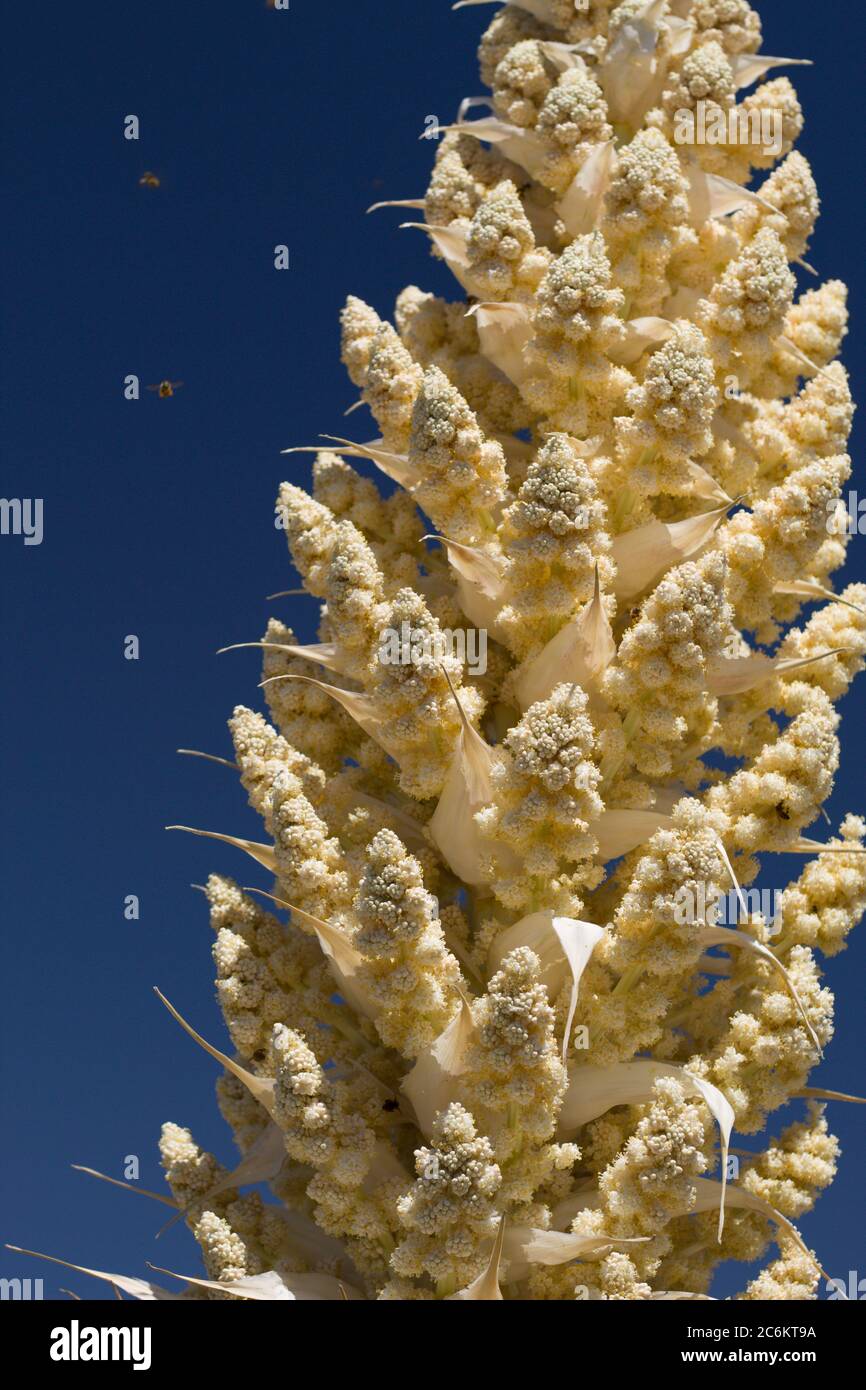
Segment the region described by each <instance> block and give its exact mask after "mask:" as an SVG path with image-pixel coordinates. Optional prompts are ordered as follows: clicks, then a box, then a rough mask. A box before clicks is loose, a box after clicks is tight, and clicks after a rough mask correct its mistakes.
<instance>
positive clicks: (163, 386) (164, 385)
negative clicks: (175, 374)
mask: <svg viewBox="0 0 866 1390" xmlns="http://www.w3.org/2000/svg"><path fill="white" fill-rule="evenodd" d="M181 386H183V382H182V381H158V382H156V383H155V384H154V385H153V386H148V388H147V389H148V391H155V392H156V394H157V395H158V396H159V398H160V400H163V401H164V400H167V399H168V397H169V396H173V395H174V393H175V391H177V390H178V389H179V388H180V387H181Z"/></svg>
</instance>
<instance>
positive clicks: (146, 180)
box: [138, 169, 159, 188]
mask: <svg viewBox="0 0 866 1390" xmlns="http://www.w3.org/2000/svg"><path fill="white" fill-rule="evenodd" d="M138 185H139V188H159V179H158V178H157V176H156V174H154V173H151V171H150V169H147V170H146V171H145V172H144V173H143V174H142V176H141V178H140V179H139V180H138Z"/></svg>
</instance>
